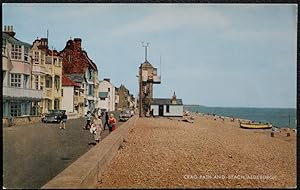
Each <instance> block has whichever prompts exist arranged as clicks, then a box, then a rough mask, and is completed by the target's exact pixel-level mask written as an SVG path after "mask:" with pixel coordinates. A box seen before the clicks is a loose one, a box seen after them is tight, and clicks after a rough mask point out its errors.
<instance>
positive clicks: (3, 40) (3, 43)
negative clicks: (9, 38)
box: [2, 39, 6, 55]
mask: <svg viewBox="0 0 300 190" xmlns="http://www.w3.org/2000/svg"><path fill="white" fill-rule="evenodd" d="M5 52H6V39H2V55H5Z"/></svg>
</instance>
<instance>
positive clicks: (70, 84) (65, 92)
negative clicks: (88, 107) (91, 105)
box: [61, 76, 84, 113]
mask: <svg viewBox="0 0 300 190" xmlns="http://www.w3.org/2000/svg"><path fill="white" fill-rule="evenodd" d="M78 88H80V84H78V83H76V82H74V81H72V80H71V79H70V78H68V77H66V76H62V91H61V95H62V101H61V109H62V110H66V111H67V113H74V112H78V109H76V110H75V109H74V108H75V105H77V104H78V100H76V98H77V96H78V94H75V93H76V92H77V91H76V90H77V89H78ZM77 93H78V92H77ZM82 95H83V94H82ZM82 95H81V97H82V102H83V101H84V100H83V96H82ZM82 104H83V103H82ZM82 107H83V106H82ZM82 112H83V111H82Z"/></svg>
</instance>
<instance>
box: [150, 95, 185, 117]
mask: <svg viewBox="0 0 300 190" xmlns="http://www.w3.org/2000/svg"><path fill="white" fill-rule="evenodd" d="M150 110H152V111H153V116H175V117H182V116H183V103H182V100H181V99H176V96H175V92H174V95H173V97H172V99H167V98H154V99H153V101H152V103H151V106H150Z"/></svg>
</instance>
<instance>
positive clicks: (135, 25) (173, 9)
mask: <svg viewBox="0 0 300 190" xmlns="http://www.w3.org/2000/svg"><path fill="white" fill-rule="evenodd" d="M228 25H229V20H228V19H226V17H224V16H223V15H222V14H221V13H220V12H215V11H212V10H210V9H209V8H208V7H204V6H200V5H168V6H164V5H156V6H153V7H151V11H150V14H148V15H145V16H143V17H142V18H140V19H137V20H135V21H132V22H130V23H129V24H125V25H123V26H121V27H119V28H117V29H115V30H114V31H112V33H111V36H120V35H122V36H124V35H127V34H132V33H153V32H165V31H172V30H174V29H183V28H186V29H188V27H193V28H195V27H197V28H202V27H207V26H218V27H226V26H228Z"/></svg>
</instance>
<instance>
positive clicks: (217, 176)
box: [97, 113, 296, 188]
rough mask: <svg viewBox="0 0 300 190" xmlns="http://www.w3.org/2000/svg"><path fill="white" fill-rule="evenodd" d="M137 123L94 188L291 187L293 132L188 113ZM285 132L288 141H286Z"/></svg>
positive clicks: (294, 156) (294, 173) (141, 119)
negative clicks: (188, 119) (188, 118)
mask: <svg viewBox="0 0 300 190" xmlns="http://www.w3.org/2000/svg"><path fill="white" fill-rule="evenodd" d="M190 116H191V117H193V118H194V119H193V120H192V121H194V123H189V122H184V121H182V119H183V118H138V119H137V120H136V122H135V126H134V127H133V128H132V129H131V131H130V133H129V136H128V137H127V138H126V140H125V142H124V143H123V144H122V147H121V148H120V149H119V151H118V152H117V154H116V156H115V157H114V159H113V160H112V161H111V163H110V165H109V166H108V168H107V169H106V170H105V171H104V172H103V173H102V176H101V180H100V181H99V182H98V184H97V187H98V188H241V187H249V188H259V187H260V188H264V187H266V188H267V187H268V188H287V187H296V133H295V132H293V131H286V130H279V131H277V132H275V135H274V137H271V135H270V134H271V130H270V129H264V130H261V129H242V128H239V123H238V122H237V121H230V120H229V119H225V120H223V119H220V118H218V117H213V116H203V115H199V114H195V113H192V114H191V115H190ZM287 132H290V134H291V135H290V136H287Z"/></svg>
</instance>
